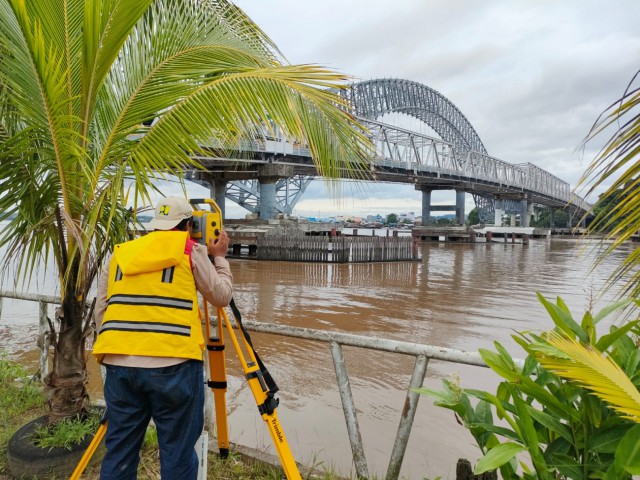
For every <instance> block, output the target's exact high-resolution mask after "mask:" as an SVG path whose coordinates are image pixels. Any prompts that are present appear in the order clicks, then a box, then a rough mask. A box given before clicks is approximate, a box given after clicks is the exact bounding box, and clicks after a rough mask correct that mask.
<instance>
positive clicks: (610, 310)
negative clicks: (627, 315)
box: [593, 298, 634, 324]
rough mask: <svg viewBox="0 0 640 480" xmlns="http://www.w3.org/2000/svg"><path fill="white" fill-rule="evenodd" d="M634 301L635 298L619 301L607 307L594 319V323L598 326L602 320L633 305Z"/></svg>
mask: <svg viewBox="0 0 640 480" xmlns="http://www.w3.org/2000/svg"><path fill="white" fill-rule="evenodd" d="M633 301H634V299H633V298H626V299H622V300H618V301H617V302H614V303H611V304H609V305H607V306H606V307H604V308H603V309H602V310H600V311H599V312H598V313H597V314H596V315H595V316H594V317H593V322H594V323H595V324H597V323H598V322H600V321H601V320H604V319H605V318H607V317H608V316H609V315H611V314H612V313H613V312H616V311H617V310H621V309H623V308H625V307H627V306H628V305H631V304H632V303H633Z"/></svg>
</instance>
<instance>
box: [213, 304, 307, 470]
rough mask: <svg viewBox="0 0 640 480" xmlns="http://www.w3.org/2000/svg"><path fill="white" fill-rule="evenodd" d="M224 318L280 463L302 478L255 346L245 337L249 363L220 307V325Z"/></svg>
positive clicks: (276, 401)
mask: <svg viewBox="0 0 640 480" xmlns="http://www.w3.org/2000/svg"><path fill="white" fill-rule="evenodd" d="M223 320H224V324H225V326H226V328H227V331H228V332H229V336H230V337H231V341H232V343H233V346H234V347H235V349H236V352H237V354H238V359H239V360H240V363H241V365H242V369H243V371H244V375H245V378H246V379H247V381H248V383H249V387H250V388H251V393H252V394H253V398H254V399H255V401H256V404H257V405H258V411H259V412H260V415H261V416H262V419H263V420H264V421H265V423H266V424H267V427H268V428H269V433H271V438H272V439H273V444H274V446H275V447H276V450H277V452H278V457H279V458H280V463H281V464H282V468H283V469H284V473H285V475H286V476H287V479H288V480H300V479H301V478H302V477H301V476H300V471H299V470H298V466H297V465H296V461H295V459H294V458H293V454H292V453H291V449H290V448H289V443H288V442H287V438H286V437H285V435H284V431H283V430H282V427H281V426H280V420H279V419H278V413H277V412H276V407H277V406H278V400H277V399H276V398H275V397H274V396H273V394H271V393H269V389H268V388H267V385H266V383H265V381H264V378H263V375H262V372H261V371H260V367H259V366H258V362H257V361H256V357H255V353H254V351H253V348H252V347H251V345H249V343H248V342H247V340H246V339H245V338H244V337H243V340H244V345H245V349H246V351H247V353H248V355H249V357H250V362H249V363H248V362H247V361H246V360H245V357H244V355H243V353H242V349H241V348H240V344H239V343H238V339H237V338H236V335H235V332H234V331H233V328H232V326H231V322H230V321H229V317H227V314H226V312H225V311H224V309H222V308H218V325H221V324H222V321H223Z"/></svg>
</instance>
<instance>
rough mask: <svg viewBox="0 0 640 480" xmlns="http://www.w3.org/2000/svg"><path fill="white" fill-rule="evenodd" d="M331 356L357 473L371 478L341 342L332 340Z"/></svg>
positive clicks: (360, 476)
mask: <svg viewBox="0 0 640 480" xmlns="http://www.w3.org/2000/svg"><path fill="white" fill-rule="evenodd" d="M331 356H332V357H333V366H334V368H335V370H336V378H337V381H338V390H339V391H340V400H342V410H343V411H344V419H345V421H346V424H347V431H348V433H349V442H350V443H351V453H352V454H353V463H354V464H355V466H356V475H358V478H369V469H368V468H367V459H366V457H365V455H364V448H363V446H362V437H361V436H360V427H358V417H357V416H356V406H355V404H354V402H353V394H352V393H351V385H350V383H349V375H347V369H346V367H345V365H344V355H343V354H342V347H341V346H340V344H339V343H337V342H331Z"/></svg>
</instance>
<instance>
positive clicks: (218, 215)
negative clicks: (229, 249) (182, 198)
mask: <svg viewBox="0 0 640 480" xmlns="http://www.w3.org/2000/svg"><path fill="white" fill-rule="evenodd" d="M189 203H190V204H191V206H192V208H193V228H192V232H191V238H193V239H194V240H195V241H196V242H198V243H200V244H201V245H205V246H207V245H209V241H210V240H211V239H213V240H214V243H215V242H217V241H218V237H220V231H221V230H222V211H221V210H220V207H219V206H218V204H217V203H216V202H215V200H212V199H210V198H192V199H190V200H189ZM200 205H209V210H203V209H201V208H200Z"/></svg>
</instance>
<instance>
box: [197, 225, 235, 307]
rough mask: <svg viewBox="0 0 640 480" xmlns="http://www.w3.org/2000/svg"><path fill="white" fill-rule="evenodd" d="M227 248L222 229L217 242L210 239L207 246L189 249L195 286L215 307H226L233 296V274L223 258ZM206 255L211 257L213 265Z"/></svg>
mask: <svg viewBox="0 0 640 480" xmlns="http://www.w3.org/2000/svg"><path fill="white" fill-rule="evenodd" d="M228 249H229V237H228V236H227V233H226V232H225V231H224V230H223V231H222V232H220V237H219V239H218V242H217V243H213V241H212V242H211V243H210V244H209V246H208V248H205V247H204V246H203V245H194V246H193V249H192V250H191V263H192V267H193V277H194V279H195V282H196V288H197V289H198V291H199V292H200V293H201V294H202V296H203V297H204V298H205V300H206V301H207V302H209V303H210V304H212V305H214V306H216V307H226V306H227V305H229V302H231V299H232V298H233V275H232V274H231V269H230V268H229V262H228V261H227V259H226V258H225V255H226V254H227V250H228ZM208 255H211V256H212V257H213V265H212V264H211V260H209V256H208Z"/></svg>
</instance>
